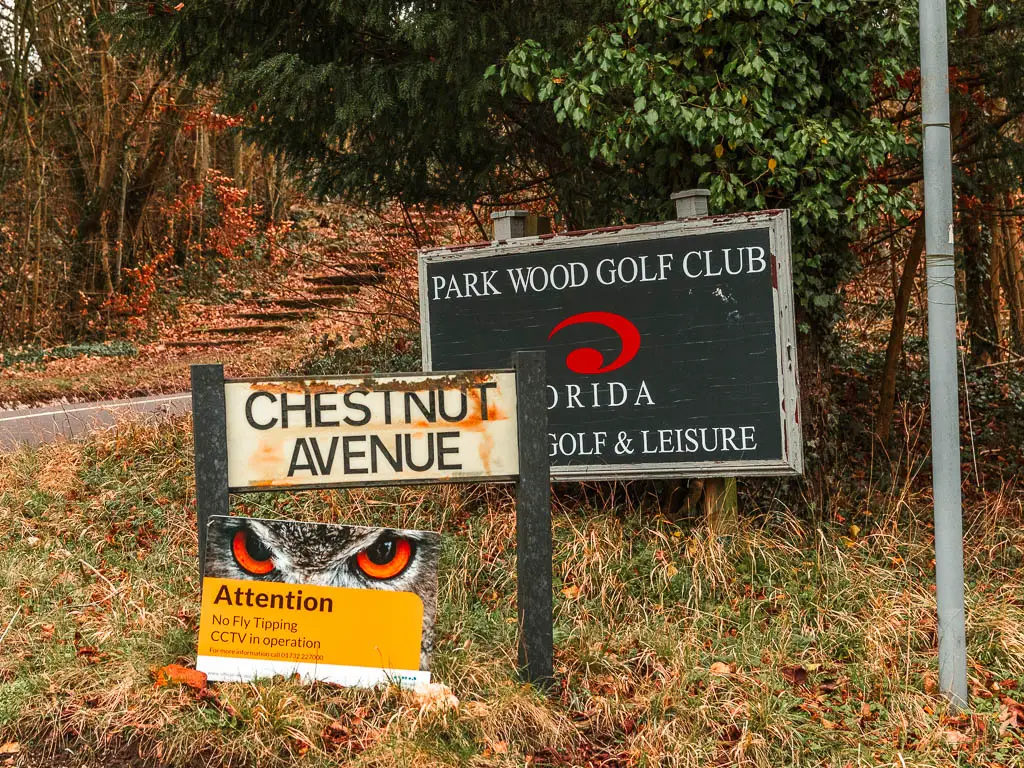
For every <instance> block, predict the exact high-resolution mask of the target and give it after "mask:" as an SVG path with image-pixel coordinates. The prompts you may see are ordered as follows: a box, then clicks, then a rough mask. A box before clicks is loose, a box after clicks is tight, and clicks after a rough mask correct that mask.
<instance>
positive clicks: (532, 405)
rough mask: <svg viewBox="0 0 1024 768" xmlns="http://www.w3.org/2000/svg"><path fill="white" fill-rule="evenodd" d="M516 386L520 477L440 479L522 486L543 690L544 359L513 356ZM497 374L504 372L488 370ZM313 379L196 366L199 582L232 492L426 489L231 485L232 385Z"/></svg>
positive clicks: (523, 597)
mask: <svg viewBox="0 0 1024 768" xmlns="http://www.w3.org/2000/svg"><path fill="white" fill-rule="evenodd" d="M509 371H511V372H514V373H515V379H516V418H517V427H518V453H519V456H518V458H519V474H518V476H508V477H490V476H488V477H486V478H479V477H461V478H458V479H446V480H433V481H430V482H432V483H434V484H437V483H470V482H512V481H514V482H515V483H516V571H517V575H518V579H517V613H518V619H519V628H520V632H519V667H520V672H521V674H522V676H523V677H524V679H526V680H528V681H529V682H531V683H534V684H535V685H538V686H540V687H548V686H550V685H551V684H552V682H553V680H554V671H553V668H554V631H553V606H552V543H551V482H550V471H549V461H548V452H547V447H546V432H547V410H546V408H545V403H544V385H545V379H546V375H545V357H544V354H543V353H541V352H517V353H515V354H513V355H512V368H511V369H507V370H506V369H502V370H501V371H500V372H503V373H504V372H509ZM491 372H498V371H488V373H491ZM465 373H467V372H454V373H443V374H431V373H430V372H426V373H424V372H417V373H408V374H382V375H381V377H382V378H389V379H394V378H401V377H402V376H403V375H404V376H411V377H423V376H425V375H426V376H432V375H433V376H436V377H437V378H439V379H443V378H446V377H453V376H454V377H457V376H459V375H462V374H465ZM367 378H368V377H367V376H333V377H318V380H323V381H332V380H351V379H355V380H357V381H359V380H365V379H367ZM309 379H310V377H302V376H299V377H261V378H259V379H226V378H225V377H224V366H222V365H219V364H213V365H193V366H192V415H193V419H192V423H193V432H194V440H195V445H194V455H195V477H196V524H197V528H198V539H199V581H200V585H202V581H203V575H204V574H205V572H206V533H207V525H208V523H209V520H210V518H211V517H212V516H214V515H222V516H227V515H230V512H231V497H230V494H232V493H257V492H265V493H275V492H282V491H293V492H294V491H301V490H313V489H315V488H351V487H359V486H370V487H379V486H386V485H413V484H415V485H419V484H425V483H424V482H423V481H422V480H419V479H417V480H396V481H394V482H391V481H387V482H376V483H358V482H353V483H348V482H346V483H324V484H316V485H313V484H304V485H299V486H270V487H239V488H231V487H230V486H229V483H228V438H227V404H226V397H225V384H228V383H237V382H251V381H263V382H270V381H285V380H292V381H308V380H309Z"/></svg>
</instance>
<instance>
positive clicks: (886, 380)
mask: <svg viewBox="0 0 1024 768" xmlns="http://www.w3.org/2000/svg"><path fill="white" fill-rule="evenodd" d="M924 235H925V231H924V216H922V217H921V218H919V219H918V220H917V225H916V227H915V229H914V238H913V240H911V241H910V250H909V251H908V252H907V258H906V259H905V260H904V261H903V273H902V275H901V276H900V287H899V290H898V291H897V292H896V308H895V310H894V311H893V315H892V327H891V328H890V329H889V343H888V345H887V346H886V348H885V367H884V368H883V369H882V382H881V387H880V388H879V389H880V392H879V396H878V409H877V410H876V411H875V434H876V435H877V436H878V439H879V440H881V441H882V443H883V444H884V445H886V446H888V445H889V441H890V439H891V437H892V415H893V411H894V409H895V407H896V374H897V373H898V372H899V362H900V355H901V353H902V352H903V334H904V332H905V331H906V327H907V313H908V312H909V309H910V297H911V295H912V294H913V292H914V279H915V278H916V276H917V271H918V268H919V267H920V265H921V256H922V254H923V253H924V241H925V237H924Z"/></svg>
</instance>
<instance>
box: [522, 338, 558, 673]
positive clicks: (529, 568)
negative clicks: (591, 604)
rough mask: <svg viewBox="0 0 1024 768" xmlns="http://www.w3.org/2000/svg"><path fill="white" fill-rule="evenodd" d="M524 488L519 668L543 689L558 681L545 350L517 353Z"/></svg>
mask: <svg viewBox="0 0 1024 768" xmlns="http://www.w3.org/2000/svg"><path fill="white" fill-rule="evenodd" d="M512 365H513V366H514V367H515V369H516V398H517V400H518V408H517V410H518V411H519V485H518V487H517V488H516V575H517V585H518V586H517V595H516V605H517V609H518V613H519V670H520V674H521V675H522V677H523V679H524V680H526V681H528V682H530V683H532V684H534V685H535V686H537V687H538V688H548V687H550V686H551V685H552V683H553V682H554V628H553V615H552V613H553V612H552V596H551V589H552V587H551V572H552V565H551V557H552V552H551V470H550V462H549V459H548V449H547V429H548V414H547V403H546V402H545V398H544V385H545V384H546V383H547V382H546V371H545V368H546V366H545V356H544V353H543V352H516V353H515V354H514V355H513V356H512Z"/></svg>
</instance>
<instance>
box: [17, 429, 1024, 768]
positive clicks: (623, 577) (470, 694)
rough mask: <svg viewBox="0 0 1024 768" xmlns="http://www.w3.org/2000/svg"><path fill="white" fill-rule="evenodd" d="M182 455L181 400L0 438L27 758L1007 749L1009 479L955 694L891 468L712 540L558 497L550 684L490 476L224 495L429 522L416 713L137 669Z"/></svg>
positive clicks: (280, 759) (267, 685) (937, 762)
mask: <svg viewBox="0 0 1024 768" xmlns="http://www.w3.org/2000/svg"><path fill="white" fill-rule="evenodd" d="M190 456H191V434H190V430H189V427H188V422H187V421H177V422H174V423H169V424H165V425H162V426H139V425H132V424H128V425H125V426H124V427H122V428H120V429H119V430H118V431H116V432H112V433H107V434H104V435H99V436H96V437H94V438H93V439H92V440H90V441H89V442H86V443H82V444H73V443H63V444H57V445H52V446H47V447H44V448H41V449H38V450H33V451H29V450H24V451H22V452H19V453H15V454H12V455H7V456H0V633H3V632H4V629H5V628H6V627H8V625H9V630H8V631H7V634H6V636H5V637H4V638H3V640H2V644H0V743H2V742H5V741H18V742H20V743H21V745H22V759H23V763H24V764H25V765H33V766H35V765H46V764H49V762H48V761H50V760H56V759H57V758H59V756H60V755H62V754H65V753H66V750H71V751H72V752H73V753H74V754H75V755H76V758H75V759H76V762H75V765H82V764H88V763H89V761H90V759H91V760H93V761H94V764H97V765H98V764H103V765H119V764H120V763H119V762H111V761H110V758H109V757H107V758H101V757H97V756H98V755H103V754H108V755H109V754H110V753H112V752H113V753H116V754H119V755H126V756H128V757H132V758H135V759H137V757H138V756H141V758H142V759H143V763H146V764H154V765H155V764H166V765H170V766H186V765H187V766H191V765H232V766H248V765H253V766H255V765H259V766H267V765H284V764H293V763H294V764H296V765H304V766H328V765H339V764H346V765H348V764H351V765H359V766H432V765H438V766H441V765H445V766H447V765H466V766H514V765H516V766H521V765H524V764H533V765H560V766H561V765H567V766H584V765H587V766H655V765H659V766H661V765H664V766H693V767H694V768H696V767H697V766H701V767H704V766H709V765H751V766H780V765H797V766H836V767H837V768H838V767H839V766H859V765H892V766H949V765H991V766H995V765H1003V766H1014V765H1021V764H1022V760H1024V758H1022V755H1024V731H1022V726H1024V709H1022V710H1017V709H1015V708H1014V707H1015V706H1016V704H1015V701H1019V700H1021V699H1022V698H1024V696H1022V695H1021V692H1020V690H1019V688H1021V687H1024V526H1022V521H1024V516H1022V513H1021V506H1020V501H1019V500H1018V499H1016V498H1013V497H1010V496H1009V495H1003V496H999V497H990V498H989V499H988V500H987V502H986V503H985V504H984V505H980V506H979V507H978V508H975V509H972V510H970V511H969V516H968V521H967V525H966V528H967V535H968V549H967V556H966V567H967V572H968V586H967V599H968V606H969V612H968V624H969V630H968V653H969V658H970V665H971V666H970V677H971V688H972V693H973V696H972V701H971V708H970V710H969V711H968V712H966V713H964V714H961V715H955V714H954V713H951V712H949V711H948V710H947V709H946V708H945V706H944V704H943V701H942V700H941V698H940V697H939V696H938V695H937V694H936V691H935V669H936V627H935V619H934V598H933V590H932V583H933V578H932V570H933V566H932V562H931V559H932V540H931V533H930V525H929V523H928V515H929V511H928V506H927V501H926V500H925V499H921V498H918V497H917V496H915V495H914V494H913V493H912V492H910V491H909V490H907V489H906V488H902V489H901V488H899V487H893V488H890V489H888V490H886V491H884V492H882V491H877V492H874V493H868V492H867V491H865V492H864V493H863V495H861V496H858V497H852V496H851V497H848V498H845V499H844V500H843V501H841V502H833V503H835V504H837V505H838V506H837V507H836V508H835V509H834V510H831V511H829V512H828V513H826V515H824V516H823V514H822V513H821V512H820V511H819V512H817V513H815V514H810V513H804V511H803V510H794V511H789V510H787V509H785V508H784V507H783V506H782V505H781V503H778V502H776V503H773V504H768V503H766V502H765V503H763V504H762V507H761V508H757V507H756V504H757V502H756V501H755V500H753V499H745V500H744V504H745V505H746V507H747V509H746V512H747V514H746V515H745V516H744V525H743V529H742V531H741V532H740V534H739V535H737V536H735V537H733V538H731V539H729V540H724V539H719V538H717V537H715V536H713V535H712V534H711V532H709V531H708V529H707V528H706V527H704V526H703V525H702V524H700V522H699V521H693V522H692V524H684V525H683V526H678V525H676V524H674V523H672V522H669V521H667V520H664V519H663V518H660V517H659V516H658V515H657V514H656V513H654V512H652V511H640V510H636V509H630V508H626V507H621V506H620V507H618V508H615V509H613V510H610V511H609V510H608V509H606V508H604V506H603V505H599V504H597V503H596V502H593V501H587V499H588V498H591V496H588V495H587V494H585V493H577V492H573V493H574V495H573V496H565V495H563V496H561V497H560V499H561V501H560V503H559V506H558V508H557V509H556V514H555V524H554V534H555V557H556V563H555V573H556V621H557V624H556V646H557V648H556V653H557V658H556V667H557V676H558V679H559V681H560V687H559V689H558V690H556V691H555V692H554V693H553V694H552V695H550V696H548V697H546V698H545V697H542V696H540V695H538V694H537V693H535V692H533V691H531V690H530V689H528V688H526V687H524V686H522V685H521V684H519V682H518V681H517V679H516V676H515V670H514V663H515V631H516V629H515V610H514V594H515V583H514V574H515V552H514V539H515V536H514V513H513V507H512V502H511V497H510V495H509V493H508V491H507V490H504V489H501V488H496V487H491V488H490V489H482V488H456V487H432V488H416V489H393V490H376V489H375V490H366V491H351V492H323V491H314V492H307V493H303V494H295V495H287V494H278V495H273V496H271V495H260V496H247V497H244V498H241V499H236V504H235V507H234V510H235V512H237V513H239V514H256V515H261V516H280V517H293V518H300V519H304V520H317V521H339V522H349V523H356V524H382V525H394V526H405V527H415V528H431V529H437V530H441V531H443V532H444V534H445V535H444V546H443V552H442V561H441V577H440V578H441V581H440V586H439V609H440V610H439V617H438V633H437V642H436V653H435V658H434V663H433V671H434V675H435V679H436V680H439V681H441V682H444V683H445V684H447V685H448V686H450V687H451V689H452V690H453V691H454V693H455V694H456V695H457V696H458V697H459V699H460V700H461V704H460V706H459V707H458V708H457V709H456V710H452V711H448V712H442V713H431V712H424V711H421V710H420V709H419V708H418V707H417V706H416V705H415V703H414V701H413V700H412V699H411V697H410V696H409V694H408V693H406V692H403V691H399V690H396V689H379V690H374V691H362V690H344V689H338V688H334V687H331V686H327V685H313V686H307V685H301V684H297V683H295V682H291V681H287V680H275V681H265V682H259V683H255V684H251V685H250V684H221V685H218V686H216V689H217V696H216V697H214V698H213V699H209V698H204V697H199V696H197V695H196V693H195V692H194V691H191V690H190V689H187V688H183V687H182V688H179V687H174V686H172V687H160V688H158V687H156V686H155V685H154V682H153V677H152V672H151V670H152V668H154V667H158V666H161V665H164V664H168V663H174V662H177V663H183V664H186V665H191V664H192V663H193V662H194V660H195V640H196V628H197V625H198V619H199V617H198V603H199V599H198V598H199V595H198V580H197V574H196V548H195V527H194V522H193V515H194V509H195V507H194V492H193V484H192V478H191V472H192V467H191V459H190ZM808 506H810V504H809V503H808ZM840 507H844V509H840ZM840 512H842V514H843V515H845V516H847V517H849V516H850V514H851V513H856V514H857V515H858V518H857V519H858V520H861V521H862V524H861V525H860V529H859V530H855V529H853V528H850V527H848V526H847V525H846V524H841V523H839V522H836V519H837V516H838V514H839V513H840ZM90 755H91V756H93V757H92V758H90ZM126 764H127V763H126Z"/></svg>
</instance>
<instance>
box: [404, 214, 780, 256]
mask: <svg viewBox="0 0 1024 768" xmlns="http://www.w3.org/2000/svg"><path fill="white" fill-rule="evenodd" d="M788 213H789V209H788V208H768V209H766V210H762V211H745V212H743V213H723V214H718V215H715V216H700V217H694V218H689V219H668V220H667V221H648V222H644V223H642V224H618V225H616V226H611V227H596V228H594V229H577V230H569V231H568V232H551V233H549V234H546V235H528V236H526V237H517V238H514V239H513V240H478V241H477V242H475V243H465V244H463V245H448V246H444V247H443V248H421V249H419V251H418V254H419V256H420V257H431V256H445V255H450V254H455V253H466V252H469V251H478V250H484V249H491V248H504V249H510V250H511V249H520V248H523V247H529V246H537V245H550V244H552V243H559V242H570V241H575V240H577V239H579V238H593V237H600V236H601V235H616V234H623V233H627V232H636V233H637V234H645V233H648V232H651V233H653V232H657V231H669V232H671V231H677V230H678V231H683V230H687V229H701V228H708V227H711V228H714V227H715V226H719V225H727V224H736V223H751V224H760V223H765V224H767V223H770V222H771V221H772V220H774V219H777V218H779V217H780V216H783V215H785V214H788Z"/></svg>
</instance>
